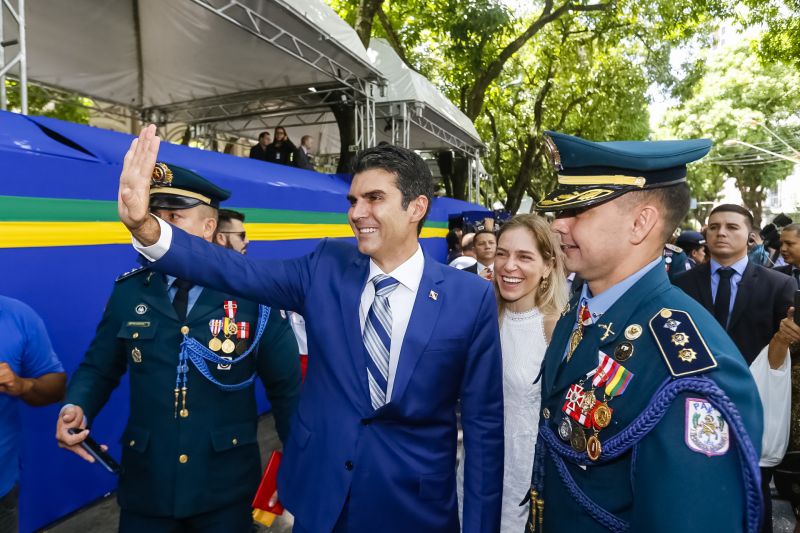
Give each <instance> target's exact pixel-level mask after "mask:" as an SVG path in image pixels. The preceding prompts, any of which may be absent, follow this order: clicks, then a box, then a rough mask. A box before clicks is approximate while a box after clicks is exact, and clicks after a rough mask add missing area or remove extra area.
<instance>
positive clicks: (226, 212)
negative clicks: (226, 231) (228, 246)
mask: <svg viewBox="0 0 800 533" xmlns="http://www.w3.org/2000/svg"><path fill="white" fill-rule="evenodd" d="M217 218H218V223H217V227H220V226H222V224H227V223H228V222H230V221H231V220H240V221H241V222H244V213H240V212H239V211H234V210H233V209H220V210H219V215H218V217H217Z"/></svg>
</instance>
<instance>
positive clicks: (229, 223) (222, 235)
mask: <svg viewBox="0 0 800 533" xmlns="http://www.w3.org/2000/svg"><path fill="white" fill-rule="evenodd" d="M214 243H215V244H218V245H220V246H222V247H223V248H228V249H230V250H233V251H235V252H239V253H240V254H242V255H245V254H246V253H247V245H248V244H250V241H248V240H247V233H246V232H245V230H244V213H240V212H239V211H234V210H233V209H220V210H219V223H218V224H217V232H216V233H215V234H214Z"/></svg>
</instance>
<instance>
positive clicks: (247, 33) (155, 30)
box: [3, 0, 381, 118]
mask: <svg viewBox="0 0 800 533" xmlns="http://www.w3.org/2000/svg"><path fill="white" fill-rule="evenodd" d="M25 15H26V24H25V27H26V32H27V38H26V41H27V42H26V55H27V66H28V78H29V79H30V80H33V81H38V82H41V83H44V84H47V85H50V86H54V87H59V88H63V89H67V90H69V91H74V92H77V93H80V94H84V95H88V96H91V97H94V98H98V99H101V100H105V101H109V102H114V103H117V104H122V105H124V106H127V107H131V108H134V109H138V110H153V109H155V110H158V111H160V112H162V113H169V112H170V111H171V110H172V109H186V108H188V107H191V106H192V105H193V103H194V102H197V101H200V102H203V101H208V103H209V104H218V103H219V102H231V101H233V102H240V103H241V102H246V101H252V100H253V99H254V98H255V99H258V98H262V99H263V98H268V97H270V95H272V94H275V95H277V96H279V97H282V96H283V95H284V94H286V93H287V88H290V87H299V88H301V89H299V92H303V91H307V90H308V88H309V87H315V88H316V87H320V88H341V89H350V90H354V91H358V92H360V93H362V94H363V93H365V91H366V90H367V86H368V83H369V82H376V81H379V80H380V78H381V76H380V74H379V73H378V71H377V70H376V69H375V68H374V67H373V66H372V64H371V63H370V61H369V59H368V57H367V53H366V51H365V50H364V47H363V46H362V44H361V42H360V40H359V39H358V36H357V35H356V34H355V31H354V30H353V29H352V28H350V26H348V25H347V23H345V22H344V21H343V20H342V19H341V18H339V17H338V16H337V15H336V13H335V12H334V11H333V10H332V9H331V8H330V7H328V6H327V5H325V4H324V3H323V2H322V0H233V1H230V0H132V1H122V0H69V1H63V0H34V1H29V2H27V3H26V9H25ZM17 33H18V29H16V28H15V27H14V26H13V24H12V20H11V19H10V17H7V18H6V19H5V20H4V28H3V38H4V39H6V40H8V39H13V38H16V36H17ZM209 109H211V107H209ZM214 111H215V112H217V113H219V112H223V113H232V112H235V110H231V109H226V110H223V111H221V110H220V109H219V108H215V109H214ZM196 118H197V117H196Z"/></svg>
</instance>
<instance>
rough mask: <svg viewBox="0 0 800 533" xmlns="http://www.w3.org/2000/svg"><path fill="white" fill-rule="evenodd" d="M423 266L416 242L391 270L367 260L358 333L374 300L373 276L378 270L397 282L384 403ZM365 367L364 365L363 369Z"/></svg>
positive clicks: (389, 393) (388, 396) (392, 300)
mask: <svg viewBox="0 0 800 533" xmlns="http://www.w3.org/2000/svg"><path fill="white" fill-rule="evenodd" d="M424 269H425V256H424V255H422V248H420V246H419V245H417V251H416V252H415V253H414V255H412V256H411V257H409V258H408V259H406V261H405V262H404V263H402V264H401V265H400V266H398V267H397V268H395V269H394V270H392V271H391V272H388V273H387V272H384V271H382V270H381V269H380V267H379V266H378V265H377V264H375V261H373V260H372V259H370V260H369V276H367V284H366V285H365V286H364V290H363V291H362V292H361V305H360V307H359V309H358V322H359V324H361V333H362V334H363V333H364V325H365V323H366V320H367V314H368V313H369V308H370V306H372V302H373V301H374V300H375V285H374V284H373V283H372V278H374V277H375V276H377V275H379V274H386V275H387V276H391V277H393V278H394V279H396V280H397V281H398V282H399V283H400V284H399V285H398V286H397V288H396V289H395V290H393V291H392V293H391V294H389V307H391V309H392V345H391V347H390V348H389V376H388V377H387V379H386V382H387V385H386V403H389V401H390V400H391V398H392V388H393V385H394V376H395V374H396V372H397V363H398V361H399V360H400V349H401V348H402V347H403V339H405V336H406V329H408V321H409V320H410V319H411V310H412V309H413V308H414V301H415V300H416V298H417V290H419V284H420V282H421V281H422V271H423V270H424ZM366 371H367V369H366V367H364V372H366Z"/></svg>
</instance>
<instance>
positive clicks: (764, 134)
mask: <svg viewBox="0 0 800 533" xmlns="http://www.w3.org/2000/svg"><path fill="white" fill-rule="evenodd" d="M751 50H752V49H751V43H750V42H747V41H746V40H745V41H744V42H736V43H734V44H732V45H729V46H724V47H719V48H716V49H713V50H709V51H707V52H705V53H703V54H702V56H701V58H700V61H702V62H703V64H704V67H703V70H704V74H703V76H702V77H699V78H697V79H696V81H695V82H694V83H693V84H692V85H691V87H684V88H683V89H682V90H683V91H684V92H685V96H686V98H685V100H684V101H683V102H681V103H680V104H679V105H678V106H676V107H675V108H673V109H671V110H670V111H669V112H668V113H667V116H666V118H665V122H666V125H667V128H668V130H669V132H670V134H672V135H673V136H676V137H681V138H689V137H708V138H711V139H712V140H713V141H714V143H715V147H714V149H713V151H712V153H711V156H710V157H708V158H706V159H704V160H702V161H701V162H700V163H699V164H698V165H695V166H694V167H693V168H692V171H691V173H690V184H691V185H692V188H693V191H694V193H695V195H696V196H697V197H699V198H701V199H706V198H707V199H711V200H713V199H716V198H717V197H718V193H719V192H720V189H721V185H722V183H723V181H724V178H726V177H731V178H734V179H735V180H736V186H737V188H738V189H739V191H740V192H741V194H742V201H743V202H744V204H745V206H746V207H748V208H749V209H750V210H752V211H753V215H754V216H755V218H756V222H757V223H758V224H760V223H761V216H762V211H763V202H764V199H765V198H766V193H767V190H769V189H770V188H772V187H773V186H774V185H775V184H776V183H777V182H778V181H779V180H781V179H783V178H785V177H786V176H788V175H789V174H790V173H791V171H792V169H793V167H794V165H793V164H792V163H791V162H789V161H786V160H783V159H781V158H779V157H775V156H771V155H769V154H767V153H764V152H761V151H759V150H757V149H752V148H747V147H746V146H744V145H741V144H732V145H730V144H728V145H726V143H725V142H726V141H733V140H737V141H742V142H746V143H749V144H752V145H755V146H758V147H761V148H764V149H767V150H770V151H773V152H777V153H784V152H788V153H790V154H791V150H789V149H788V148H787V147H786V146H784V145H783V144H782V143H781V141H780V140H779V139H777V138H776V137H775V136H774V135H773V134H772V133H770V131H769V130H772V131H774V132H775V133H776V134H777V135H778V136H779V137H781V138H783V139H786V138H789V139H791V138H792V136H791V135H790V130H791V129H792V128H794V129H797V127H800V124H798V115H797V110H798V106H800V74H798V73H797V72H796V71H794V70H793V69H788V68H787V67H786V65H785V64H781V63H774V64H768V65H764V64H762V63H760V62H759V59H758V58H757V57H756V56H755V55H754V54H753V53H752V51H751Z"/></svg>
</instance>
